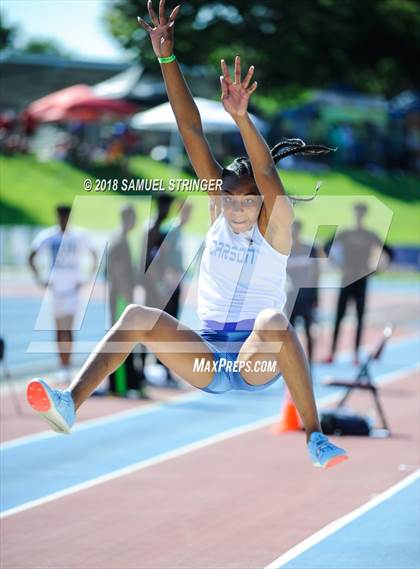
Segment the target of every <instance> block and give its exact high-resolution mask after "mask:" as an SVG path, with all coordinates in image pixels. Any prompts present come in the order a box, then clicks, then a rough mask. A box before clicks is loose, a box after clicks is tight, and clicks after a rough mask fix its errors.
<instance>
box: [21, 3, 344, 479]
mask: <svg viewBox="0 0 420 569" xmlns="http://www.w3.org/2000/svg"><path fill="white" fill-rule="evenodd" d="M147 7H148V12H149V15H150V18H151V21H152V25H149V24H147V23H146V22H145V21H144V20H143V19H141V18H138V21H139V24H140V25H141V26H142V27H143V28H144V29H145V30H146V32H147V33H148V34H149V35H150V39H151V43H152V46H153V50H154V52H155V54H156V56H157V58H158V60H159V62H160V66H161V70H162V74H163V78H164V80H165V84H166V89H167V92H168V97H169V101H170V103H171V105H172V109H173V111H174V114H175V117H176V120H177V124H178V127H179V132H180V135H181V137H182V139H183V142H184V145H185V148H186V150H187V153H188V155H189V158H190V160H191V163H192V166H193V168H194V170H195V172H196V174H197V176H198V178H200V179H202V180H207V181H210V180H213V181H214V180H218V181H219V182H218V184H217V185H218V187H219V189H218V191H212V192H209V200H210V218H211V227H210V229H209V231H208V233H207V237H206V244H205V248H204V252H203V256H202V259H201V265H200V275H199V285H198V293H197V312H198V316H199V317H200V320H201V322H202V329H201V330H200V331H199V332H196V331H194V330H192V329H190V328H188V327H186V326H185V325H183V324H181V323H180V322H179V321H178V320H176V319H175V318H173V317H171V316H170V315H169V314H167V313H166V312H164V311H163V310H159V309H157V308H148V307H147V306H140V305H130V306H128V307H127V308H126V310H125V312H124V313H123V314H122V316H121V318H120V319H119V320H118V322H117V323H116V324H115V325H114V326H113V327H112V328H111V330H110V331H109V332H108V334H106V336H105V337H104V338H103V339H102V341H101V342H100V343H99V344H98V346H97V347H96V349H95V351H94V352H93V353H92V354H91V355H90V356H89V358H88V360H87V361H86V363H85V364H84V366H83V367H82V369H81V371H80V372H79V374H78V375H77V376H76V377H75V379H74V381H73V383H72V384H71V386H70V388H69V389H68V390H66V391H59V390H56V389H52V388H51V387H50V386H49V385H48V384H47V383H46V382H45V381H44V380H42V379H37V380H33V381H32V382H30V384H29V385H28V390H27V396H28V401H29V403H30V405H31V406H32V407H33V408H34V409H35V410H36V411H37V412H39V413H40V415H41V416H42V417H43V418H44V419H46V420H47V421H48V422H49V424H50V425H51V426H52V428H54V429H55V430H57V431H61V432H66V433H68V432H70V429H71V427H72V425H73V423H74V421H75V417H76V410H77V409H78V408H79V407H80V405H81V404H82V403H83V402H84V401H85V400H86V399H87V398H88V397H89V395H90V394H91V393H92V392H93V391H94V390H95V388H96V387H97V386H98V385H99V384H100V383H101V382H102V381H103V379H104V378H105V377H106V376H107V375H109V374H110V373H112V372H113V371H114V370H115V369H117V368H118V366H119V365H120V364H121V363H122V362H123V361H124V359H125V358H126V357H127V355H128V354H129V353H130V352H131V350H132V349H133V348H134V347H135V346H136V344H138V343H141V344H143V345H144V346H146V348H147V349H148V350H150V351H152V352H154V353H155V354H156V356H157V357H158V358H159V359H160V360H161V361H162V362H163V364H164V365H166V366H167V367H168V368H170V369H171V371H173V372H174V373H176V374H177V375H179V376H181V377H182V378H184V379H185V380H186V381H187V382H189V383H190V384H191V385H193V386H194V387H196V388H198V389H201V390H204V391H207V392H209V393H223V392H225V391H229V390H231V389H241V390H247V391H255V390H260V389H264V388H266V387H267V386H269V385H271V384H272V383H273V382H274V381H277V380H278V379H279V378H280V377H283V378H284V380H285V381H286V384H287V387H288V389H289V391H290V393H291V395H292V398H293V400H294V402H295V404H296V407H297V409H298V411H299V414H300V416H301V419H302V422H303V425H304V428H305V431H306V435H307V444H308V450H309V453H310V456H311V459H312V462H313V463H314V465H316V466H322V467H324V468H329V467H331V466H334V465H336V464H338V463H340V462H342V461H344V460H346V459H347V454H346V452H345V451H344V450H343V449H341V448H339V447H337V446H335V445H334V444H332V443H331V442H330V441H329V440H328V439H327V437H326V436H325V435H323V434H322V432H321V427H320V424H319V419H318V413H317V409H316V404H315V398H314V393H313V389H312V382H311V377H310V371H309V366H308V363H307V359H306V356H305V354H304V351H303V349H302V346H301V344H300V342H299V340H298V338H297V336H296V334H295V331H294V329H293V327H292V326H290V325H289V323H288V321H287V319H286V318H285V316H284V315H283V313H282V309H283V307H284V304H285V301H286V294H285V282H286V264H287V259H288V255H289V253H290V249H291V225H292V222H293V209H292V205H291V203H290V200H289V198H288V197H287V195H286V193H285V190H284V188H283V185H282V183H281V181H280V179H279V176H278V173H277V169H276V165H275V164H276V162H278V161H279V160H280V159H281V158H283V157H285V156H289V155H291V154H298V153H302V154H310V153H322V152H325V151H328V149H326V148H324V147H321V146H314V145H305V144H304V143H303V142H302V141H300V140H295V139H293V140H286V141H284V142H281V143H280V144H277V145H276V146H275V147H274V148H273V149H272V150H271V151H270V149H269V148H268V146H267V144H266V143H265V141H264V139H263V137H262V136H261V134H260V133H259V132H258V130H257V129H256V127H255V126H254V124H253V122H252V121H251V119H250V117H249V115H248V111H247V109H248V101H249V98H250V96H251V95H252V93H253V92H254V91H255V89H256V88H257V83H256V82H255V81H254V82H253V83H251V80H252V76H253V73H254V67H253V66H252V67H250V68H249V70H248V72H247V73H246V74H245V77H243V78H241V62H240V58H239V56H238V57H236V59H235V65H234V74H233V77H232V76H231V75H230V73H229V70H228V67H227V65H226V63H225V61H224V60H222V62H221V66H222V75H221V77H220V81H221V91H222V103H223V106H224V109H225V110H226V112H227V113H229V114H230V116H231V117H232V119H233V120H234V121H235V123H236V124H237V126H238V129H239V131H240V133H241V135H242V140H243V142H244V145H245V148H246V152H247V155H248V157H246V158H245V157H241V158H237V159H236V160H235V161H234V162H233V163H232V164H230V165H229V166H227V167H226V168H223V167H222V166H221V165H220V164H219V163H218V162H217V161H216V160H215V159H214V157H213V155H212V153H211V150H210V148H209V146H208V143H207V140H206V138H205V137H204V134H203V129H202V124H201V119H200V114H199V111H198V108H197V106H196V104H195V102H194V99H193V97H192V96H191V94H190V91H189V89H188V87H187V85H186V82H185V80H184V77H183V75H182V72H181V70H180V68H179V65H178V63H177V60H176V57H175V55H174V24H175V20H176V18H177V16H178V14H179V10H180V6H177V7H176V8H175V9H174V10H173V11H172V13H171V14H170V16H169V17H167V16H166V13H165V2H164V0H161V1H160V4H159V16H158V15H157V14H156V13H155V11H154V10H153V6H152V2H151V0H149V2H148V5H147ZM181 345H182V346H185V345H187V346H188V347H189V350H185V349H184V350H183V349H180V346H181ZM168 346H170V348H169V349H168ZM197 361H200V362H201V363H202V364H204V365H201V366H197ZM270 363H271V364H273V363H274V366H275V369H274V371H273V367H272V366H271V368H270V366H269V364H270ZM238 370H240V371H238ZM261 370H265V371H261Z"/></svg>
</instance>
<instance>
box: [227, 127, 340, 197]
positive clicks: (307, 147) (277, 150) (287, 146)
mask: <svg viewBox="0 0 420 569" xmlns="http://www.w3.org/2000/svg"><path fill="white" fill-rule="evenodd" d="M335 150H336V149H335V148H329V147H328V146H323V145H322V144H306V143H305V142H304V141H303V140H301V139H300V138H286V139H285V140H283V141H282V142H279V143H278V144H276V145H275V146H274V147H273V148H272V149H271V156H272V157H273V160H274V163H275V164H277V162H279V161H280V160H282V159H283V158H286V157H287V156H293V155H295V154H302V155H303V156H307V155H319V154H327V153H328V152H331V151H335ZM232 175H234V176H237V177H238V178H240V177H242V176H246V177H249V178H253V177H254V174H253V172H252V165H251V161H250V159H249V158H247V157H245V156H240V157H239V158H235V160H234V161H233V162H232V163H231V164H229V166H227V167H226V168H223V170H222V180H223V179H224V178H226V177H228V176H232ZM320 187H321V182H318V183H317V185H316V187H315V192H314V194H313V195H312V196H311V197H309V198H302V197H297V196H289V198H290V199H291V200H293V201H301V202H308V201H311V200H313V199H314V198H315V196H316V194H317V193H318V190H319V188H320Z"/></svg>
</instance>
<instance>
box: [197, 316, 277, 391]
mask: <svg viewBox="0 0 420 569" xmlns="http://www.w3.org/2000/svg"><path fill="white" fill-rule="evenodd" d="M229 324H231V323H229ZM251 331H252V330H239V331H225V330H223V331H221V330H209V329H204V330H201V331H200V332H199V334H200V336H201V338H203V340H204V341H205V342H206V344H207V346H208V347H209V348H210V350H211V352H212V354H213V357H214V361H215V362H216V365H217V366H219V365H220V364H219V362H220V360H222V363H224V362H225V361H230V362H232V365H233V363H234V362H236V359H237V357H238V353H239V350H240V349H241V347H242V344H243V343H244V342H245V340H246V339H247V338H248V336H249V335H250V333H251ZM281 377H282V376H281V375H280V374H278V375H276V376H275V377H274V378H273V379H271V380H270V381H268V382H267V383H264V384H263V385H250V384H249V383H247V382H246V381H245V380H244V378H243V377H242V376H241V374H240V372H239V371H233V370H232V369H231V370H229V369H226V366H225V365H220V369H219V368H218V370H217V371H215V372H214V377H213V380H212V381H211V383H210V384H209V385H208V386H207V387H203V388H202V391H207V393H224V392H225V391H231V390H232V389H240V390H244V391H258V390H261V389H266V388H267V387H269V386H270V385H272V384H273V383H274V382H275V381H277V380H278V379H280V378H281Z"/></svg>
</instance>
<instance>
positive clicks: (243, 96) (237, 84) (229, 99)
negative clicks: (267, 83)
mask: <svg viewBox="0 0 420 569" xmlns="http://www.w3.org/2000/svg"><path fill="white" fill-rule="evenodd" d="M221 64H222V73H223V75H221V76H220V84H221V87H222V103H223V106H224V108H225V110H226V111H227V112H228V113H229V114H230V115H232V116H235V115H236V116H243V115H245V114H246V113H247V109H248V101H249V98H250V96H251V95H252V93H253V92H254V91H255V89H256V88H257V82H256V81H254V82H253V83H252V85H251V86H249V83H250V81H251V78H252V75H253V74H254V66H253V65H251V67H250V68H249V69H248V73H247V74H246V75H245V77H244V79H243V81H241V58H240V57H239V55H237V56H236V57H235V80H234V81H233V82H232V78H231V76H230V73H229V69H228V66H227V65H226V62H225V60H224V59H222V61H221Z"/></svg>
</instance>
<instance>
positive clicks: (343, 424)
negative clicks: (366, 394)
mask: <svg viewBox="0 0 420 569" xmlns="http://www.w3.org/2000/svg"><path fill="white" fill-rule="evenodd" d="M321 427H322V431H323V433H324V434H326V435H340V436H341V435H352V436H360V437H368V436H369V434H370V425H369V421H368V420H367V419H366V417H363V416H362V415H356V414H355V413H353V412H351V411H346V410H343V409H334V410H331V411H323V412H322V413H321Z"/></svg>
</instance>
